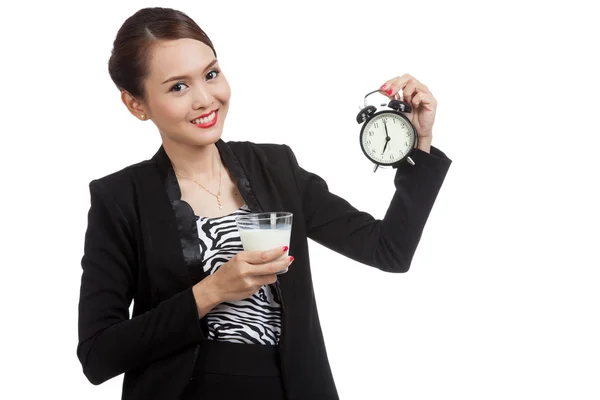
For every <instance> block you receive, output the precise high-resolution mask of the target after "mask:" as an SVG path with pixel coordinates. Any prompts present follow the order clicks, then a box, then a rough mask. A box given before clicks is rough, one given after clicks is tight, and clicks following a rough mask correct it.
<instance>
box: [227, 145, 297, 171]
mask: <svg viewBox="0 0 600 400" xmlns="http://www.w3.org/2000/svg"><path fill="white" fill-rule="evenodd" d="M227 144H228V145H229V147H230V148H231V150H232V151H233V152H234V153H235V154H236V156H237V157H238V158H239V159H240V161H241V162H242V163H244V162H252V161H257V160H258V161H259V162H262V163H266V164H269V165H281V166H285V165H287V166H288V167H289V165H290V162H295V156H294V152H293V151H292V149H291V148H290V146H288V145H287V144H280V143H256V142H249V141H231V142H227Z"/></svg>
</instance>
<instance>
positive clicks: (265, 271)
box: [250, 256, 294, 275]
mask: <svg viewBox="0 0 600 400" xmlns="http://www.w3.org/2000/svg"><path fill="white" fill-rule="evenodd" d="M292 261H294V257H293V256H284V257H282V258H281V260H275V261H271V262H270V263H267V264H263V265H251V266H250V273H251V274H253V275H270V274H276V273H277V272H281V271H283V270H285V269H286V268H287V267H289V266H290V264H291V263H292Z"/></svg>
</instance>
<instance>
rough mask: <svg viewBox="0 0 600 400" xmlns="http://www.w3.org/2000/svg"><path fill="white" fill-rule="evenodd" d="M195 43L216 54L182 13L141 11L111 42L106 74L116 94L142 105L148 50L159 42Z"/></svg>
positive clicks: (158, 10) (129, 20)
mask: <svg viewBox="0 0 600 400" xmlns="http://www.w3.org/2000/svg"><path fill="white" fill-rule="evenodd" d="M177 39H196V40H199V41H201V42H203V43H204V44H206V45H207V46H209V47H210V48H211V49H212V51H213V54H214V55H215V58H216V57H217V52H216V51H215V48H214V46H213V44H212V42H211V40H210V39H209V38H208V36H207V35H206V33H204V31H203V30H202V29H200V27H199V26H198V25H197V24H196V23H195V22H194V20H192V19H191V18H190V17H188V16H187V15H186V14H185V13H183V12H181V11H177V10H173V9H171V8H163V7H153V8H143V9H141V10H139V11H138V12H136V13H135V14H133V15H132V16H131V17H129V18H127V20H126V21H125V22H124V23H123V25H122V26H121V28H120V29H119V31H118V32H117V37H116V38H115V41H114V42H113V49H112V52H111V56H110V59H109V60H108V73H109V74H110V77H111V79H112V81H113V82H114V83H115V85H116V86H117V88H118V89H119V90H126V91H127V92H129V93H130V94H131V95H132V96H133V97H135V98H137V99H138V100H141V101H145V100H146V94H145V91H144V81H145V79H146V77H147V76H148V73H149V69H150V56H151V53H150V50H151V48H152V45H153V44H155V43H157V42H159V41H161V40H177Z"/></svg>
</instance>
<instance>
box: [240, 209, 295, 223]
mask: <svg viewBox="0 0 600 400" xmlns="http://www.w3.org/2000/svg"><path fill="white" fill-rule="evenodd" d="M293 216H294V213H291V212H284V211H276V212H260V213H252V214H244V215H238V216H237V217H235V220H236V221H241V220H246V219H248V220H252V221H256V220H259V221H262V220H267V221H270V220H271V219H273V218H274V219H276V220H277V219H282V218H290V217H293Z"/></svg>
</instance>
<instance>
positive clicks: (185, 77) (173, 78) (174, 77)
mask: <svg viewBox="0 0 600 400" xmlns="http://www.w3.org/2000/svg"><path fill="white" fill-rule="evenodd" d="M218 62H219V60H217V59H216V58H215V59H214V60H212V61H211V63H210V64H208V65H207V66H206V67H205V68H204V71H203V72H205V71H206V70H207V69H209V68H210V67H212V66H213V65H215V64H216V63H218ZM182 79H190V76H188V75H178V76H172V77H170V78H169V79H167V80H166V81H164V82H163V83H161V85H164V84H165V83H168V82H171V81H178V80H182Z"/></svg>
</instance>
